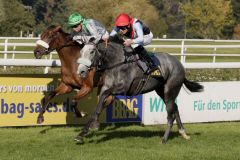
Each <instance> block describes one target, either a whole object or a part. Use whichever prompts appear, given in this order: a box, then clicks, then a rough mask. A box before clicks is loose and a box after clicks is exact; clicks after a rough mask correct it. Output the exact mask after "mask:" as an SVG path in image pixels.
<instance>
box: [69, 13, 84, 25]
mask: <svg viewBox="0 0 240 160" xmlns="http://www.w3.org/2000/svg"><path fill="white" fill-rule="evenodd" d="M83 21H84V18H83V17H82V16H81V14H79V13H73V14H71V15H70V16H69V18H68V25H70V26H74V25H76V24H79V23H81V22H83Z"/></svg>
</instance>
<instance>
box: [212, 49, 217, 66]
mask: <svg viewBox="0 0 240 160" xmlns="http://www.w3.org/2000/svg"><path fill="white" fill-rule="evenodd" d="M216 54H217V48H216V47H215V48H214V50H213V63H215V62H216Z"/></svg>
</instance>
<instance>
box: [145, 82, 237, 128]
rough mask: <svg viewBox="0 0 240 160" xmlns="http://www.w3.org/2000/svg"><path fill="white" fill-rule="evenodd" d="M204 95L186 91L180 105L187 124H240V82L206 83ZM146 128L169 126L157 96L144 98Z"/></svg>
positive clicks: (178, 99)
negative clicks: (216, 122) (236, 122)
mask: <svg viewBox="0 0 240 160" xmlns="http://www.w3.org/2000/svg"><path fill="white" fill-rule="evenodd" d="M201 84H202V85H203V86H204V91H203V92H199V93H191V92H190V91H188V90H187V89H184V88H183V87H182V89H181V91H180V93H179V95H178V97H177V100H176V103H177V105H178V108H179V113H180V117H181V119H182V122H184V123H195V122H214V121H235V120H240V82H202V83H201ZM142 116H143V117H142V118H143V120H142V122H143V124H146V125H151V124H166V123H167V112H166V108H165V105H164V103H163V101H162V99H161V98H160V97H159V96H158V95H157V94H156V93H155V91H154V92H150V93H147V94H144V95H143V115H142Z"/></svg>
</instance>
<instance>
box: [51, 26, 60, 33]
mask: <svg viewBox="0 0 240 160" xmlns="http://www.w3.org/2000/svg"><path fill="white" fill-rule="evenodd" d="M61 30H62V27H61V26H60V25H59V26H57V27H56V28H55V29H54V30H53V32H59V31H61Z"/></svg>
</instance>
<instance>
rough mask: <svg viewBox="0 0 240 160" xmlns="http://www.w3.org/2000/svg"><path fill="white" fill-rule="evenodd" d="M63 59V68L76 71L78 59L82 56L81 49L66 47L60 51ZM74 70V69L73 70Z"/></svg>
mask: <svg viewBox="0 0 240 160" xmlns="http://www.w3.org/2000/svg"><path fill="white" fill-rule="evenodd" d="M58 56H59V59H60V61H61V70H62V71H66V72H71V73H73V72H75V70H76V65H77V63H76V61H77V59H78V58H79V57H80V50H78V49H76V48H74V49H73V48H71V47H65V48H63V49H62V50H60V51H59V52H58ZM73 70H74V71H73Z"/></svg>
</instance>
